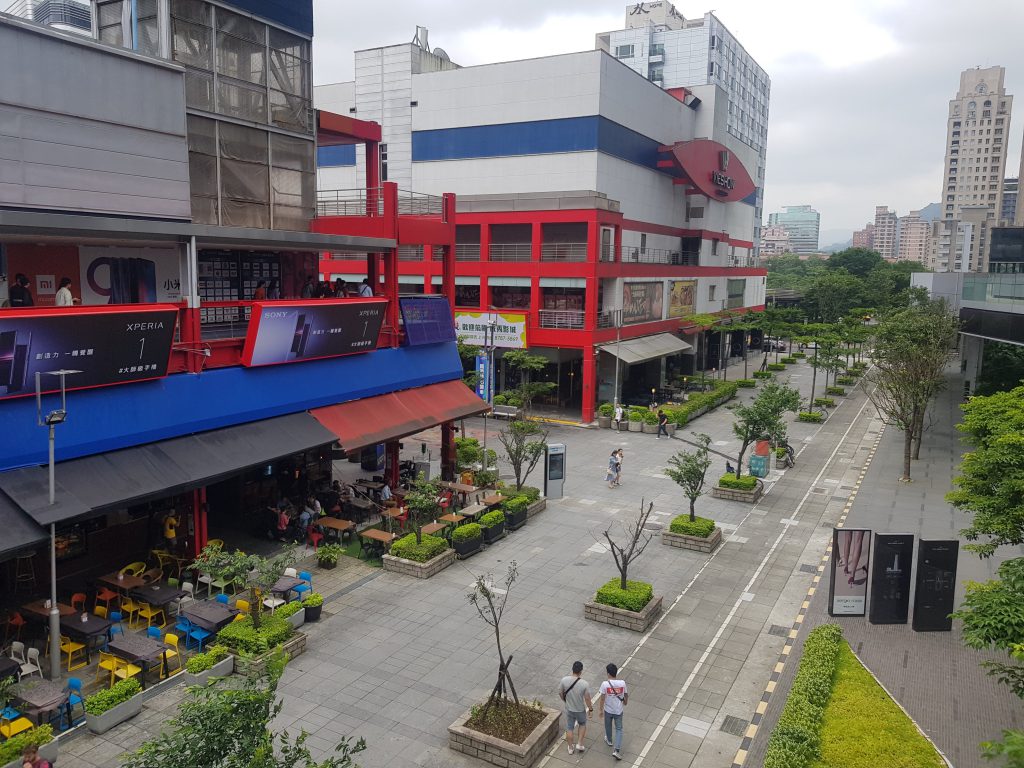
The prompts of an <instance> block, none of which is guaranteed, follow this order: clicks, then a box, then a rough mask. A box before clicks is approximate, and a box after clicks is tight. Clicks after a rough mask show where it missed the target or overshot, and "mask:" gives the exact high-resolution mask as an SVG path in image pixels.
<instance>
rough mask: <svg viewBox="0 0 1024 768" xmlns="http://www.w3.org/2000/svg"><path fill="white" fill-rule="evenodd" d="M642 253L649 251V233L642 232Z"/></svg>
mask: <svg viewBox="0 0 1024 768" xmlns="http://www.w3.org/2000/svg"><path fill="white" fill-rule="evenodd" d="M640 253H647V233H646V232H641V233H640Z"/></svg>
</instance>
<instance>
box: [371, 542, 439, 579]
mask: <svg viewBox="0 0 1024 768" xmlns="http://www.w3.org/2000/svg"><path fill="white" fill-rule="evenodd" d="M455 554H456V553H455V550H454V549H446V550H445V551H444V552H442V553H441V554H440V555H438V556H437V557H433V558H431V559H430V560H427V562H425V563H417V562H416V561H415V560H406V559H405V558H404V557H394V556H393V555H384V570H385V571H391V572H392V573H401V574H404V575H406V576H412V577H413V578H414V579H429V578H430V577H431V576H433V575H434V574H437V573H440V572H441V571H443V570H444V569H445V568H447V567H448V566H449V565H451V564H452V563H454V562H455Z"/></svg>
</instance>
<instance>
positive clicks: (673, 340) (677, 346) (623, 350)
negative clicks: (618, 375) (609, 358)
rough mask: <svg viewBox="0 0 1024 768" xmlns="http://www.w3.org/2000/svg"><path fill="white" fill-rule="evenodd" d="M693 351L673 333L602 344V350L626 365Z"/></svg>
mask: <svg viewBox="0 0 1024 768" xmlns="http://www.w3.org/2000/svg"><path fill="white" fill-rule="evenodd" d="M689 349H693V347H692V346H691V345H690V344H687V343H686V342H685V341H683V340H682V339H680V338H679V337H678V336H673V335H672V334H671V333H655V334H654V335H652V336H641V337H640V338H638V339H627V340H625V341H619V342H615V341H613V342H611V343H609V344H602V345H601V350H602V351H603V352H607V353H608V354H610V355H614V356H615V357H618V358H619V360H621V361H622V362H624V363H625V364H626V365H633V364H634V363H642V362H644V361H645V360H654V359H655V358H657V357H665V355H677V354H679V353H680V352H686V351H687V350H689Z"/></svg>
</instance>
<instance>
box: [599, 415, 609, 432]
mask: <svg viewBox="0 0 1024 768" xmlns="http://www.w3.org/2000/svg"><path fill="white" fill-rule="evenodd" d="M597 426H598V428H600V429H611V428H612V417H611V416H598V417H597Z"/></svg>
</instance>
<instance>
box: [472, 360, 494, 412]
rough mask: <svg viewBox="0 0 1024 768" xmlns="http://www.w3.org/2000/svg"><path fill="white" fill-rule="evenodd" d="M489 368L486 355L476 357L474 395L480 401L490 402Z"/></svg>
mask: <svg viewBox="0 0 1024 768" xmlns="http://www.w3.org/2000/svg"><path fill="white" fill-rule="evenodd" d="M490 383H491V367H490V363H489V361H488V359H487V355H477V356H476V393H477V395H478V396H479V397H480V399H481V400H485V401H487V402H488V403H489V402H491V397H490V394H491V393H490Z"/></svg>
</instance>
